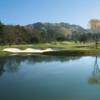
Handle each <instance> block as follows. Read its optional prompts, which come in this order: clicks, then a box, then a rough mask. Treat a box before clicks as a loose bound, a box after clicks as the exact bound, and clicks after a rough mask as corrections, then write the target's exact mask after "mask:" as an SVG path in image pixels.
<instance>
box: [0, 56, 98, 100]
mask: <svg viewBox="0 0 100 100" xmlns="http://www.w3.org/2000/svg"><path fill="white" fill-rule="evenodd" d="M99 65H100V58H99V57H91V56H85V57H76V56H74V57H72V56H67V57H66V56H65V57H52V56H10V57H2V58H0V100H99V99H100V70H99Z"/></svg>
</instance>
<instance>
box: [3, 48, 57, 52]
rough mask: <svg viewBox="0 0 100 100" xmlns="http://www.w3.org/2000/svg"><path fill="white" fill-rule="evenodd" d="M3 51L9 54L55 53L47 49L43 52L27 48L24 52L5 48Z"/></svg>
mask: <svg viewBox="0 0 100 100" xmlns="http://www.w3.org/2000/svg"><path fill="white" fill-rule="evenodd" d="M3 51H6V52H11V53H43V52H49V51H55V50H54V49H51V48H47V49H45V50H41V49H33V48H27V49H25V50H21V49H17V48H5V49H3Z"/></svg>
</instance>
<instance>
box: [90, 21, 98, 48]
mask: <svg viewBox="0 0 100 100" xmlns="http://www.w3.org/2000/svg"><path fill="white" fill-rule="evenodd" d="M89 26H90V29H91V30H92V33H94V40H95V47H96V49H97V48H98V41H99V33H100V20H97V19H91V20H90V21H89Z"/></svg>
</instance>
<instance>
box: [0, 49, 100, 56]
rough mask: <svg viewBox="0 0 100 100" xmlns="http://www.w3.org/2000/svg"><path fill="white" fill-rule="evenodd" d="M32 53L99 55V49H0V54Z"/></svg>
mask: <svg viewBox="0 0 100 100" xmlns="http://www.w3.org/2000/svg"><path fill="white" fill-rule="evenodd" d="M33 54H41V55H53V56H80V55H81V56H94V55H95V56H97V55H98V56H99V55H100V49H92V50H84V49H83V50H80V49H77V50H64V49H52V48H47V49H33V48H26V49H24V50H21V49H18V48H5V49H3V50H2V51H1V53H0V56H7V55H33Z"/></svg>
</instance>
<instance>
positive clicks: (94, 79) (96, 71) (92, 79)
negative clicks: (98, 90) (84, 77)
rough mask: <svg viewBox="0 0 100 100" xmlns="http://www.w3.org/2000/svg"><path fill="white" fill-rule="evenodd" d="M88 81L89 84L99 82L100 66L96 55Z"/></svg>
mask: <svg viewBox="0 0 100 100" xmlns="http://www.w3.org/2000/svg"><path fill="white" fill-rule="evenodd" d="M89 83H90V84H100V68H99V65H98V57H97V56H96V57H95V61H94V69H93V72H92V75H91V77H90V78H89Z"/></svg>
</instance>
